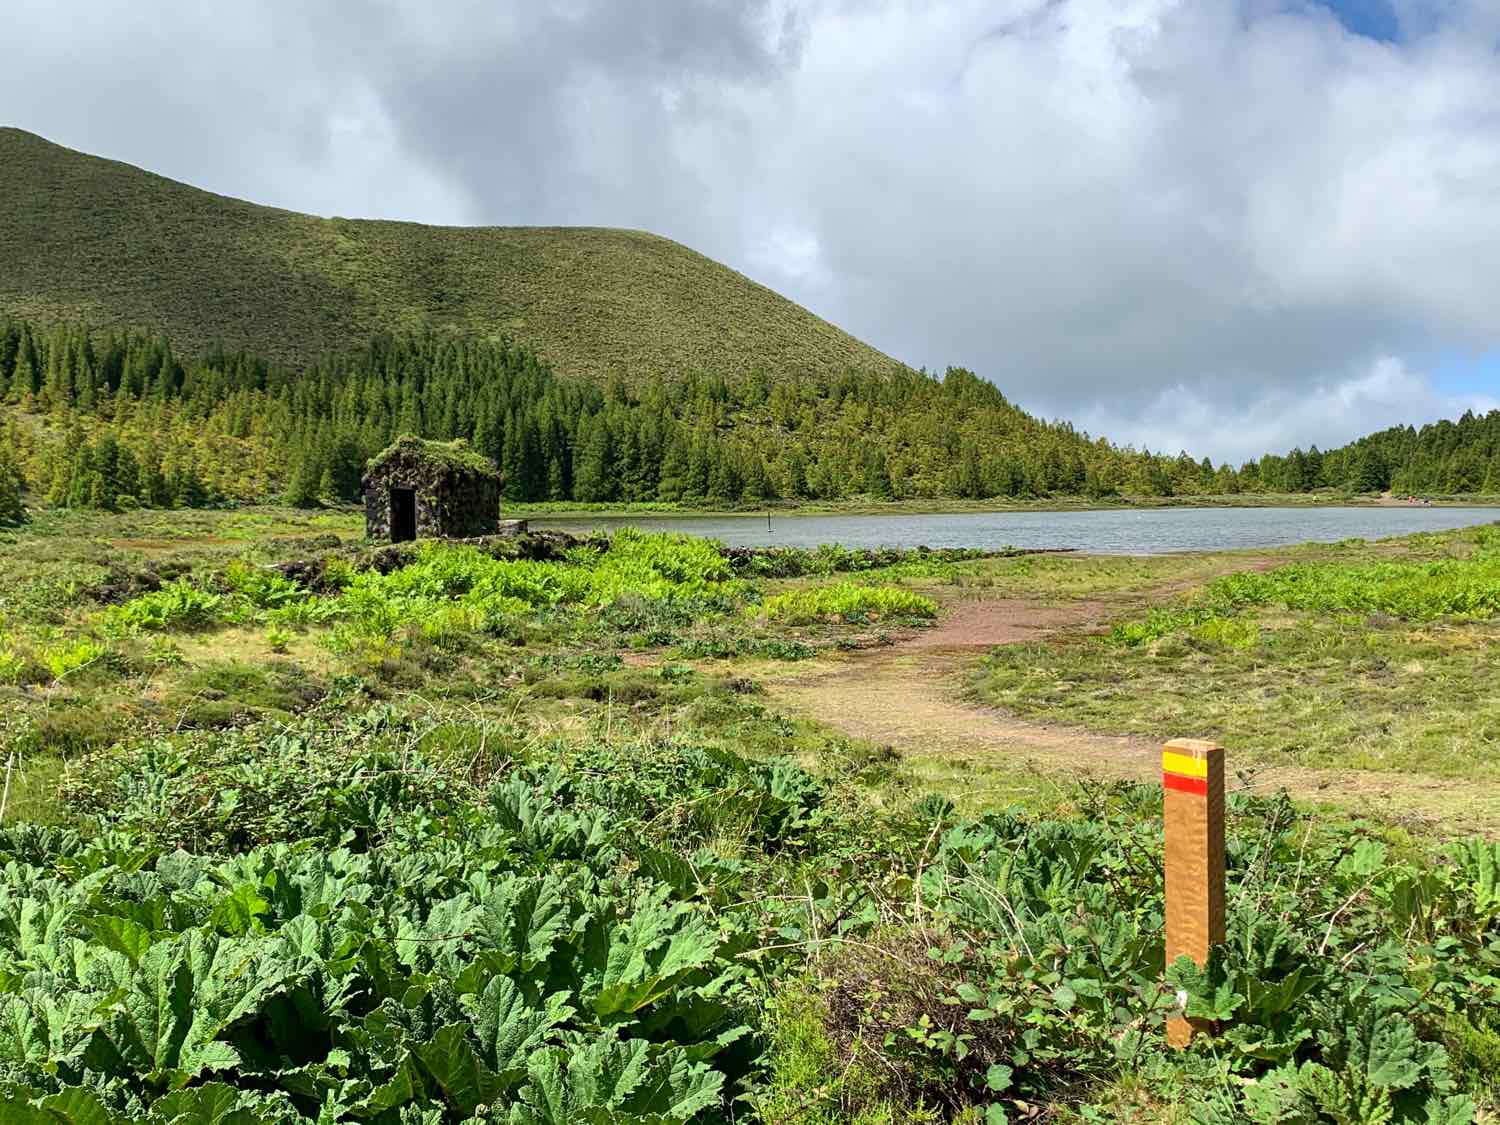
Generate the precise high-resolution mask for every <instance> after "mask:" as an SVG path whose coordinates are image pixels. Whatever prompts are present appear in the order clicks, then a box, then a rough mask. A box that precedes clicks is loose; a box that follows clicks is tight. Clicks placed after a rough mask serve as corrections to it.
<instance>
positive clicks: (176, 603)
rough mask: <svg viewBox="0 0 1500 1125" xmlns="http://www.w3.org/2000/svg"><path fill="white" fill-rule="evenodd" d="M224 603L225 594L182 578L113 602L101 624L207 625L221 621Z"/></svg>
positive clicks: (146, 628)
mask: <svg viewBox="0 0 1500 1125" xmlns="http://www.w3.org/2000/svg"><path fill="white" fill-rule="evenodd" d="M223 605H224V598H223V597H222V596H221V595H219V594H211V593H209V592H208V591H207V590H200V589H199V588H198V587H196V586H194V585H193V584H192V583H191V582H189V581H188V580H187V579H185V578H179V579H177V580H176V581H174V582H168V583H166V584H165V585H164V586H162V588H161V589H160V590H155V591H153V592H151V593H149V594H142V595H141V596H140V597H138V598H132V599H131V600H130V601H128V602H125V603H124V604H122V605H117V606H111V607H110V608H109V609H107V610H105V611H104V613H103V614H102V615H101V617H100V625H101V627H102V628H104V629H105V631H106V632H113V633H140V632H167V631H169V630H173V629H204V628H207V627H208V626H210V625H213V624H216V623H217V622H218V620H219V614H220V609H221V607H222V606H223Z"/></svg>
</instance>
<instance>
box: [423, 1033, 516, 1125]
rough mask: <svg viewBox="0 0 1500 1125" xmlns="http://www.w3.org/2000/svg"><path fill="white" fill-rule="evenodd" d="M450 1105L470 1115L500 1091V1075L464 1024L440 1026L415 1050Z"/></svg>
mask: <svg viewBox="0 0 1500 1125" xmlns="http://www.w3.org/2000/svg"><path fill="white" fill-rule="evenodd" d="M414 1053H415V1054H416V1056H417V1058H418V1059H419V1060H420V1061H421V1063H422V1068H423V1070H425V1071H426V1072H427V1073H428V1075H429V1076H431V1078H432V1080H433V1082H434V1083H436V1084H437V1087H438V1089H439V1090H441V1091H442V1097H443V1100H444V1101H445V1102H447V1103H448V1105H450V1106H452V1107H453V1108H454V1109H455V1110H457V1111H458V1112H459V1113H460V1114H462V1115H463V1116H465V1117H467V1116H470V1115H472V1114H473V1112H474V1110H475V1109H476V1108H477V1107H478V1106H481V1105H489V1104H490V1103H491V1102H493V1101H494V1100H495V1097H496V1096H497V1095H498V1094H499V1093H500V1092H501V1090H502V1088H503V1085H502V1082H501V1080H500V1077H499V1076H498V1075H497V1074H495V1072H494V1071H492V1070H491V1069H490V1068H489V1067H487V1066H485V1064H484V1062H483V1060H481V1059H480V1057H479V1055H478V1054H477V1053H476V1052H475V1050H474V1047H473V1045H472V1044H470V1042H469V1040H468V1036H467V1034H466V1030H465V1028H464V1026H463V1025H462V1024H456V1023H455V1024H449V1025H448V1026H447V1027H444V1028H440V1029H439V1030H438V1033H437V1034H436V1035H435V1036H433V1039H432V1042H430V1043H423V1044H422V1045H420V1046H419V1047H417V1048H416V1049H415V1052H414Z"/></svg>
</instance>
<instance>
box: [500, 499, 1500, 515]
mask: <svg viewBox="0 0 1500 1125" xmlns="http://www.w3.org/2000/svg"><path fill="white" fill-rule="evenodd" d="M1174 508H1201V509H1213V508H1495V509H1500V497H1496V496H1482V497H1474V498H1467V497H1464V498H1455V497H1443V498H1441V499H1433V500H1431V501H1430V502H1429V503H1425V504H1411V503H1408V502H1407V501H1404V500H1398V499H1395V498H1392V497H1379V496H1365V497H1346V496H1330V495H1318V494H1306V493H1291V494H1280V493H1277V494H1266V495H1256V496H1244V497H1241V496H1173V497H1139V498H1129V499H1123V500H1117V501H1114V502H1109V501H1097V500H1084V499H1079V500H1077V501H1076V502H1070V501H1068V500H1066V499H1063V500H1056V499H1054V500H1038V501H1035V502H1032V503H1008V504H997V503H993V502H989V501H962V500H884V501H805V502H801V503H788V504H760V505H756V506H746V507H719V508H708V507H705V508H684V507H680V506H675V505H674V506H663V505H658V504H627V505H620V504H574V503H562V502H558V503H551V502H544V503H534V504H504V505H503V509H504V515H505V516H506V517H507V518H510V519H523V520H548V519H588V518H593V519H600V520H624V519H635V518H649V519H662V520H671V519H682V520H691V519H750V518H756V517H775V518H780V519H789V518H794V517H826V516H956V515H990V514H1005V513H1016V512H1023V513H1024V512H1041V513H1045V512H1116V511H1132V510H1134V511H1159V510H1170V509H1174Z"/></svg>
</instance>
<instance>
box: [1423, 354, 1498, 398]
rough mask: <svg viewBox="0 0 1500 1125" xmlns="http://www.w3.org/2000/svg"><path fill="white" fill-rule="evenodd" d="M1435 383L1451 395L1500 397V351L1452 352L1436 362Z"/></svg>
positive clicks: (1436, 386) (1433, 374)
mask: <svg viewBox="0 0 1500 1125" xmlns="http://www.w3.org/2000/svg"><path fill="white" fill-rule="evenodd" d="M1432 385H1433V386H1434V387H1435V388H1436V389H1437V390H1439V391H1442V392H1444V393H1446V394H1450V395H1461V394H1482V395H1489V396H1491V397H1494V398H1500V351H1493V352H1480V353H1474V352H1450V353H1448V354H1447V355H1445V356H1443V357H1442V358H1441V359H1440V360H1438V362H1437V363H1436V364H1435V365H1434V366H1433V369H1432Z"/></svg>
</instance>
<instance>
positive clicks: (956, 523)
mask: <svg viewBox="0 0 1500 1125" xmlns="http://www.w3.org/2000/svg"><path fill="white" fill-rule="evenodd" d="M1497 520H1500V508H1436V507H1434V508H1426V507H1403V506H1391V507H1362V508H1339V507H1327V508H1314V507H1307V508H1140V509H1129V508H1125V509H1121V508H1110V509H1107V510H1101V511H1088V512H964V513H961V514H957V515H909V514H908V515H878V516H827V515H822V516H819V515H807V516H798V515H773V516H772V517H771V520H770V524H769V526H768V525H767V522H766V517H765V516H764V515H760V516H654V517H653V516H627V517H593V516H569V517H566V518H556V519H553V518H547V519H533V520H531V521H530V524H531V527H532V528H534V529H536V530H542V529H555V530H559V531H568V532H572V533H573V534H575V535H577V534H584V533H586V532H588V531H591V530H604V531H611V530H614V529H615V528H618V527H627V526H628V527H639V528H644V529H647V530H651V531H680V532H685V533H687V534H689V535H702V536H707V537H709V538H712V539H720V540H723V541H724V542H725V543H728V544H729V545H730V546H735V547H765V546H782V547H816V546H817V545H818V544H820V543H842V544H843V545H844V546H846V547H919V546H926V547H981V548H985V549H998V548H1000V547H1025V548H1043V547H1053V548H1058V547H1072V548H1076V549H1078V550H1081V551H1093V552H1097V553H1101V554H1125V555H1152V554H1161V553H1163V552H1167V551H1222V550H1232V549H1234V548H1244V547H1282V546H1286V545H1288V544H1291V543H1308V542H1314V543H1331V542H1337V541H1338V540H1341V539H1383V538H1386V537H1388V536H1392V535H1409V534H1411V533H1412V532H1415V531H1445V530H1448V529H1450V528H1455V527H1468V526H1470V525H1471V524H1476V523H1490V522H1494V521H1497Z"/></svg>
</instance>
